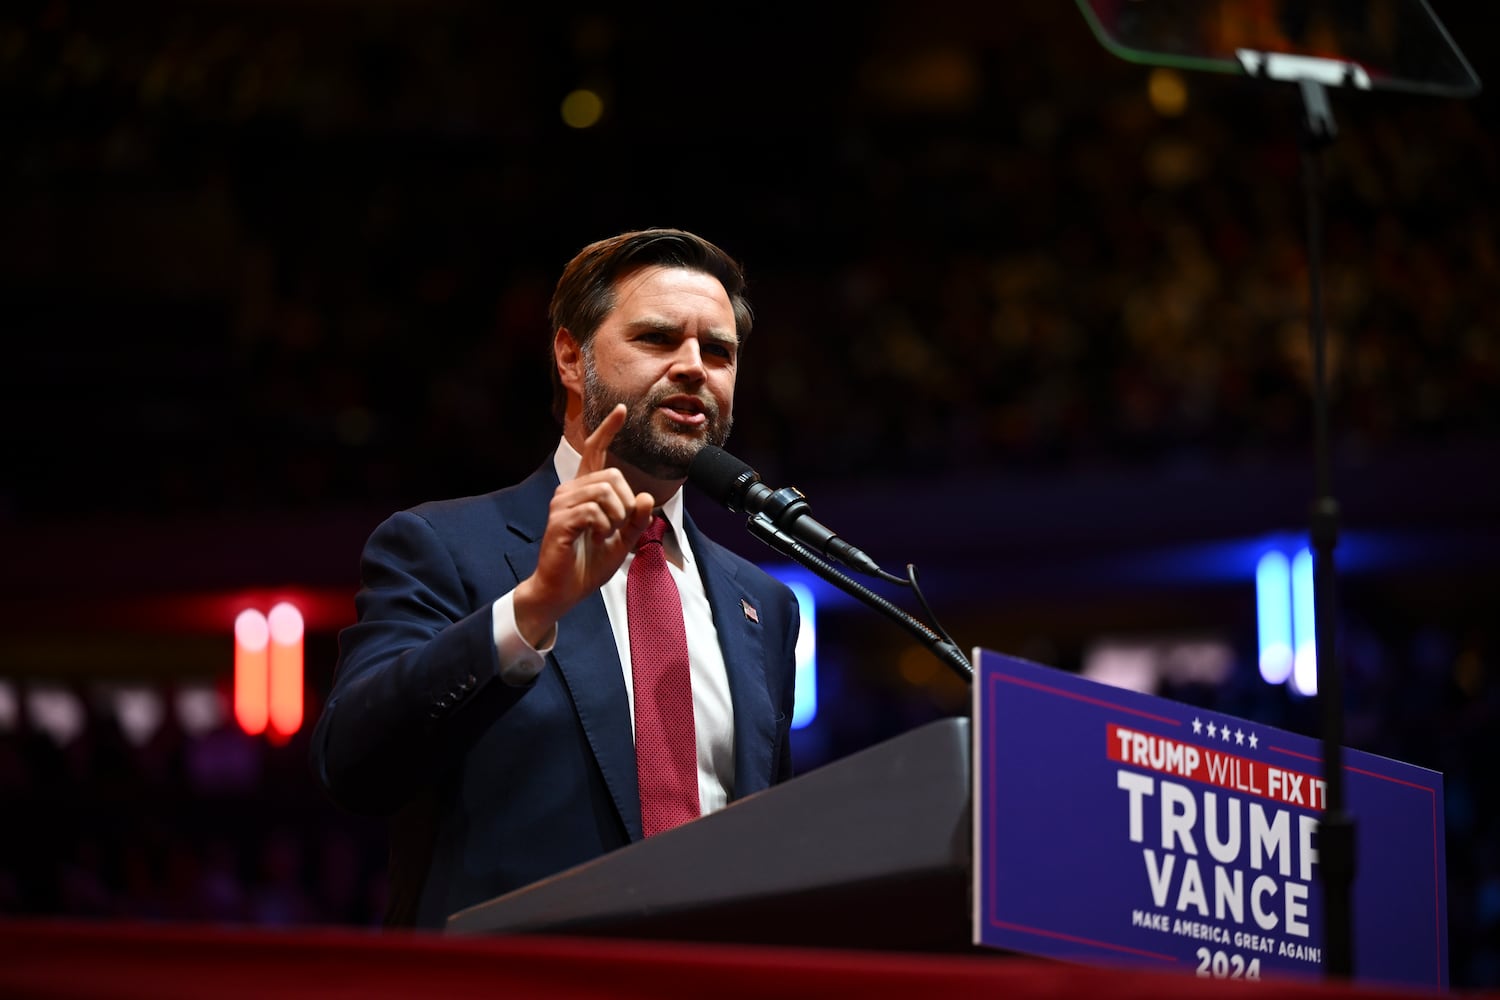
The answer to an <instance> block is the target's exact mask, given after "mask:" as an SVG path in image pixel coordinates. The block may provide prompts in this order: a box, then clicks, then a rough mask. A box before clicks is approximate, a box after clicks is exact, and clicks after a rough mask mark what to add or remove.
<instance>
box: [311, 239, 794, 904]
mask: <svg viewBox="0 0 1500 1000" xmlns="http://www.w3.org/2000/svg"><path fill="white" fill-rule="evenodd" d="M550 318H551V326H552V354H553V365H552V381H553V410H554V415H555V416H556V417H557V418H558V419H560V421H561V423H562V439H561V441H559V443H558V446H557V450H556V451H555V452H554V453H553V455H552V456H551V457H550V458H549V459H548V460H547V461H546V462H545V463H544V464H543V465H542V467H541V468H540V469H538V470H537V471H536V472H534V473H533V474H532V475H531V476H530V477H529V478H527V479H526V480H524V481H523V482H521V483H519V484H517V485H514V486H511V487H509V488H506V489H502V490H499V491H497V492H494V493H489V494H486V495H484V496H478V497H465V498H461V499H453V500H444V501H437V502H432V503H425V504H422V505H420V506H417V507H414V508H412V509H410V510H406V511H401V512H399V513H396V514H394V515H393V516H391V517H390V518H388V519H387V520H386V521H384V522H383V523H382V524H381V525H380V526H379V527H378V528H376V529H375V531H374V532H373V533H372V534H371V536H370V539H369V541H368V542H367V543H366V545H365V549H364V553H363V556H362V558H361V588H360V591H359V595H358V597H357V598H356V607H357V611H358V621H357V623H356V624H354V625H352V626H350V627H349V628H347V629H345V630H344V631H343V632H342V633H341V634H340V636H339V661H338V667H337V671H336V674H335V677H334V683H333V689H332V691H331V692H330V693H329V697H328V700H327V703H326V704H325V706H324V708H323V712H322V716H321V717H320V718H319V720H318V724H317V728H316V730H315V731H314V734H313V746H312V763H313V768H314V770H315V772H316V774H317V776H318V779H319V780H320V781H321V782H322V784H323V786H324V787H325V788H326V789H327V791H328V793H329V794H330V796H331V797H332V798H333V799H334V800H335V801H337V802H339V803H341V804H342V805H344V806H345V807H347V808H349V809H352V810H355V811H359V812H366V813H376V814H381V815H388V816H389V817H390V827H391V829H390V833H391V872H390V884H391V896H390V905H389V908H388V912H387V917H386V922H387V923H388V924H392V925H416V926H421V927H439V926H442V924H443V923H444V922H445V920H446V919H447V917H448V916H449V915H450V914H452V913H454V912H456V911H457V910H460V909H463V908H465V907H467V906H471V905H473V904H475V903H478V902H482V901H484V900H487V899H491V898H493V897H495V896H498V895H501V894H503V893H505V892H508V891H510V890H512V889H515V888H518V887H520V886H523V885H526V884H527V883H530V882H533V881H535V880H537V879H540V878H543V877H545V876H548V875H551V874H554V873H556V872H559V871H561V870H563V869H565V868H569V867H571V866H573V865H576V864H580V863H582V862H584V861H588V860H590V859H592V858H595V857H598V856H599V855H601V854H603V853H605V852H607V851H610V850H613V849H615V848H617V847H621V846H624V845H625V844H628V843H630V842H632V841H635V840H639V839H641V838H642V837H648V836H651V835H652V834H654V833H657V832H660V831H662V830H665V829H669V828H671V827H672V826H675V825H677V824H680V823H683V822H688V821H690V820H692V819H695V818H696V817H698V816H701V815H703V814H705V813H709V812H712V811H714V810H715V809H719V808H722V807H723V806H724V805H726V804H727V803H728V802H731V801H733V800H735V799H737V798H740V797H742V796H745V795H748V794H750V793H751V792H755V791H758V790H760V789H763V788H766V787H768V786H769V785H771V784H773V783H775V782H778V781H782V780H784V779H786V778H788V777H789V776H790V774H791V748H790V744H789V737H788V732H789V727H790V720H791V715H792V694H793V674H794V669H795V661H794V650H795V646H796V641H797V630H798V622H799V618H798V613H797V604H796V600H795V598H794V597H793V596H792V594H791V592H790V591H789V590H788V589H787V588H786V587H785V586H784V585H782V584H780V583H778V582H777V581H775V580H773V579H772V578H771V577H769V576H767V575H766V574H765V573H764V572H762V571H761V570H759V569H757V568H756V567H755V566H754V565H752V564H751V563H749V562H747V561H746V560H744V559H742V558H740V557H738V556H736V555H734V554H733V553H731V552H730V551H728V550H727V549H725V548H724V547H722V546H720V545H718V544H716V543H714V542H713V541H710V540H709V539H707V538H705V537H704V536H703V535H702V534H701V533H700V532H699V531H698V529H697V528H696V527H695V526H694V524H693V522H692V520H691V519H690V518H689V517H688V516H687V513H686V511H685V510H684V509H683V500H682V492H681V487H682V483H683V481H684V479H685V478H686V476H687V470H688V465H689V463H690V462H691V461H692V459H693V457H694V456H695V455H696V454H697V453H698V451H699V449H701V448H703V447H704V446H705V445H708V444H712V445H716V446H717V445H722V444H723V443H724V441H725V440H726V439H727V437H728V435H729V429H730V426H731V424H732V422H733V409H734V386H735V378H736V375H737V373H738V368H739V359H740V351H741V350H742V348H743V347H744V343H745V340H746V338H747V337H748V336H749V334H750V328H751V312H750V307H749V304H748V302H747V300H746V298H745V283H744V278H743V275H742V273H741V271H740V268H739V266H738V264H737V263H735V261H734V260H732V259H731V258H730V257H729V256H728V255H726V254H725V253H724V252H723V251H722V250H720V249H719V248H718V247H716V246H714V245H713V244H711V243H709V242H708V241H706V240H703V239H701V238H700V237H698V236H695V235H693V234H691V233H687V232H683V231H681V230H673V229H651V230H644V231H638V232H628V233H623V234H621V235H619V236H615V237H612V238H610V239H605V240H601V241H599V242H597V243H593V244H591V245H589V246H587V247H585V248H584V249H583V250H582V251H580V252H579V253H578V255H577V256H576V257H574V258H573V260H572V261H571V262H569V264H568V265H567V267H566V268H565V269H564V271H563V274H562V276H561V278H560V279H559V281H558V284H557V289H556V292H555V293H554V295H553V299H552V304H551V309H550ZM726 863H733V862H732V861H729V862H726Z"/></svg>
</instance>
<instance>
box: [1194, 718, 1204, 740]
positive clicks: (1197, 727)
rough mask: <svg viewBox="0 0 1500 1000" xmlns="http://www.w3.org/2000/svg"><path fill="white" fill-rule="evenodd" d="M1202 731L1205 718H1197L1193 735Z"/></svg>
mask: <svg viewBox="0 0 1500 1000" xmlns="http://www.w3.org/2000/svg"><path fill="white" fill-rule="evenodd" d="M1201 732H1203V720H1201V719H1196V718H1195V719H1194V720H1193V735H1194V736H1197V735H1198V734H1199V733H1201Z"/></svg>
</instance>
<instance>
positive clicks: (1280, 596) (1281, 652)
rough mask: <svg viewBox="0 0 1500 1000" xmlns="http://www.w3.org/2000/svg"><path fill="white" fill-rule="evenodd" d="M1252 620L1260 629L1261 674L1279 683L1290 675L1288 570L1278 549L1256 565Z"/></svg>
mask: <svg viewBox="0 0 1500 1000" xmlns="http://www.w3.org/2000/svg"><path fill="white" fill-rule="evenodd" d="M1255 620H1256V625H1257V627H1258V629H1259V632H1260V676H1261V677H1262V678H1264V679H1265V682H1266V683H1267V684H1282V683H1285V681H1286V679H1287V678H1288V677H1290V676H1291V674H1292V664H1293V653H1292V650H1293V646H1292V586H1291V569H1290V566H1289V564H1288V562H1287V558H1286V556H1285V555H1284V554H1282V553H1281V552H1267V553H1265V554H1264V555H1262V556H1261V557H1260V561H1259V562H1258V563H1256V566H1255Z"/></svg>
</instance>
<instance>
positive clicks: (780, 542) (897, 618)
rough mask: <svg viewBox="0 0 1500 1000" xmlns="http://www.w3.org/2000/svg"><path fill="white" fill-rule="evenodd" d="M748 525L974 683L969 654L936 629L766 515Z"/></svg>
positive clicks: (753, 519)
mask: <svg viewBox="0 0 1500 1000" xmlns="http://www.w3.org/2000/svg"><path fill="white" fill-rule="evenodd" d="M745 527H746V528H748V529H749V531H750V534H752V535H754V536H755V537H756V538H759V539H760V540H761V541H762V542H764V543H766V544H767V545H769V546H770V547H771V548H773V549H775V550H776V551H778V552H780V553H782V554H783V555H785V556H789V557H790V558H792V559H795V560H796V561H797V562H799V563H801V564H802V565H803V566H806V567H807V568H808V569H810V570H812V571H813V572H814V573H816V574H818V575H819V576H821V577H822V578H823V579H825V580H827V581H828V582H829V583H831V584H833V585H834V586H836V587H838V588H839V589H840V590H842V591H844V592H845V593H848V594H850V595H851V596H853V597H856V598H858V599H859V600H861V601H863V602H864V603H865V604H867V605H869V606H870V607H872V608H874V609H875V610H876V611H879V612H880V613H881V614H883V615H885V616H886V617H887V618H890V619H891V620H892V621H894V622H896V624H898V625H900V626H901V627H902V628H904V629H906V630H907V631H908V632H910V633H911V634H912V635H914V636H916V637H917V638H918V639H920V640H922V643H923V644H924V645H925V646H926V647H927V648H928V650H929V651H931V653H932V654H933V655H934V656H936V657H937V658H938V659H939V660H942V661H943V663H944V664H945V665H947V666H948V667H949V668H950V669H952V670H953V672H954V673H956V674H957V675H958V676H959V678H960V679H962V680H963V681H964V683H966V684H972V683H973V682H974V668H973V666H972V665H971V664H970V663H969V659H968V657H966V656H964V654H963V653H962V652H961V651H960V650H959V648H958V647H957V646H955V645H954V644H953V643H951V642H949V641H948V640H947V639H945V638H943V637H942V636H941V635H939V634H938V633H936V632H934V631H933V630H932V629H931V628H929V627H928V626H927V625H926V624H925V623H924V622H922V621H921V620H920V619H918V618H915V617H913V616H912V615H911V614H909V613H907V612H906V611H904V610H902V609H901V608H899V607H897V606H896V605H895V604H892V603H891V602H890V601H888V600H886V599H885V598H884V597H881V596H880V595H879V594H877V593H875V592H874V591H873V590H871V589H870V588H868V587H866V586H865V585H864V584H862V583H859V582H858V581H856V580H854V579H851V578H850V577H849V576H847V575H846V574H844V573H842V572H840V571H839V570H838V569H837V568H835V567H834V566H832V565H831V564H829V563H828V562H826V561H825V560H823V559H822V558H820V557H819V556H818V555H817V554H816V553H815V552H813V551H812V550H810V549H809V548H808V547H807V546H805V545H803V544H802V543H801V542H799V541H797V540H796V539H795V538H792V537H791V536H790V535H788V534H787V533H786V532H784V531H782V530H781V529H780V528H778V527H776V525H775V524H774V523H773V522H772V521H771V519H770V518H768V517H766V516H765V515H764V514H756V515H753V516H751V517H750V518H748V519H747V520H746V522H745Z"/></svg>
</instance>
